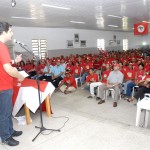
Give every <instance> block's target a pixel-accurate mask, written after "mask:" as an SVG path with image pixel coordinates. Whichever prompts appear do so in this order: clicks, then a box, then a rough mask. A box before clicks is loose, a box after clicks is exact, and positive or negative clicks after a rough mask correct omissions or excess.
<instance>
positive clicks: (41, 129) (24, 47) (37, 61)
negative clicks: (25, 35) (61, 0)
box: [18, 43, 60, 142]
mask: <svg viewBox="0 0 150 150" xmlns="http://www.w3.org/2000/svg"><path fill="white" fill-rule="evenodd" d="M18 44H19V45H20V46H21V47H22V48H23V49H24V50H26V51H27V52H28V53H30V54H31V55H33V56H34V57H35V59H36V73H37V77H36V82H37V85H38V97H39V106H40V120H41V127H38V126H35V128H38V129H40V131H39V133H38V134H37V135H36V136H35V138H34V139H32V142H34V141H35V140H36V138H37V137H38V136H39V135H40V133H42V132H43V131H45V130H49V131H58V132H60V130H59V129H58V130H55V129H47V128H45V127H44V125H43V116H42V106H41V96H40V82H39V71H38V64H39V61H40V59H39V57H38V56H35V55H34V53H33V52H32V51H31V50H29V49H28V48H27V47H26V46H25V45H23V44H22V43H18Z"/></svg>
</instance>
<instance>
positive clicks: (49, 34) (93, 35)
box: [13, 27, 150, 55]
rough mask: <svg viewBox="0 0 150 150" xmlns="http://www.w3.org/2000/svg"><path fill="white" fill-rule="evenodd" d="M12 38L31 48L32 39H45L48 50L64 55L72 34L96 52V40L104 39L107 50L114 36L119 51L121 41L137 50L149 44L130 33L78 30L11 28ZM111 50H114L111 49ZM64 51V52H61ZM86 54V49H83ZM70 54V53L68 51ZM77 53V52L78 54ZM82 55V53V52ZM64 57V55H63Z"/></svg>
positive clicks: (77, 46)
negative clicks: (118, 45)
mask: <svg viewBox="0 0 150 150" xmlns="http://www.w3.org/2000/svg"><path fill="white" fill-rule="evenodd" d="M13 32H14V38H15V39H17V40H19V41H20V42H23V43H25V44H26V45H28V47H29V48H31V47H32V46H31V40H32V39H47V43H48V45H47V46H48V47H47V49H48V50H51V51H54V50H58V51H60V52H59V53H60V54H61V52H63V54H64V53H66V52H65V51H67V55H68V51H69V50H70V49H68V48H67V40H74V34H75V33H78V34H79V40H86V42H87V45H86V46H87V48H88V49H89V48H92V49H95V50H96V47H97V39H100V38H103V39H105V44H106V45H105V47H106V48H109V40H113V36H114V35H116V37H117V40H121V43H120V49H121V48H122V39H126V38H127V39H129V48H137V47H138V45H141V44H142V42H143V41H145V42H147V43H149V44H150V42H149V39H150V37H149V36H136V37H135V36H134V35H133V33H131V32H115V31H99V30H79V29H65V28H30V27H13ZM74 48H75V50H76V49H81V48H80V44H74ZM111 49H114V47H112V48H111ZM14 50H15V51H21V52H22V51H23V49H22V48H20V47H19V46H18V45H16V44H15V46H14ZM61 50H65V51H61ZM83 51H85V53H86V49H83ZM70 52H71V51H70ZM78 53H79V52H78ZM82 53H83V52H82ZM64 55H65V54H64Z"/></svg>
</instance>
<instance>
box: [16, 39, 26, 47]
mask: <svg viewBox="0 0 150 150" xmlns="http://www.w3.org/2000/svg"><path fill="white" fill-rule="evenodd" d="M14 43H17V44H19V45H21V46H25V44H24V43H21V42H20V41H17V40H16V39H14Z"/></svg>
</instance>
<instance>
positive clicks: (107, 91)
mask: <svg viewBox="0 0 150 150" xmlns="http://www.w3.org/2000/svg"><path fill="white" fill-rule="evenodd" d="M109 92H111V96H112V98H114V97H115V90H114V89H113V88H110V89H107V90H105V99H107V96H108V93H109ZM119 97H120V99H121V93H120V89H119Z"/></svg>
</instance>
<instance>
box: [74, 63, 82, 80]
mask: <svg viewBox="0 0 150 150" xmlns="http://www.w3.org/2000/svg"><path fill="white" fill-rule="evenodd" d="M73 76H74V78H78V77H80V76H81V66H80V64H79V62H78V61H77V62H76V65H75V66H74V67H73Z"/></svg>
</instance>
